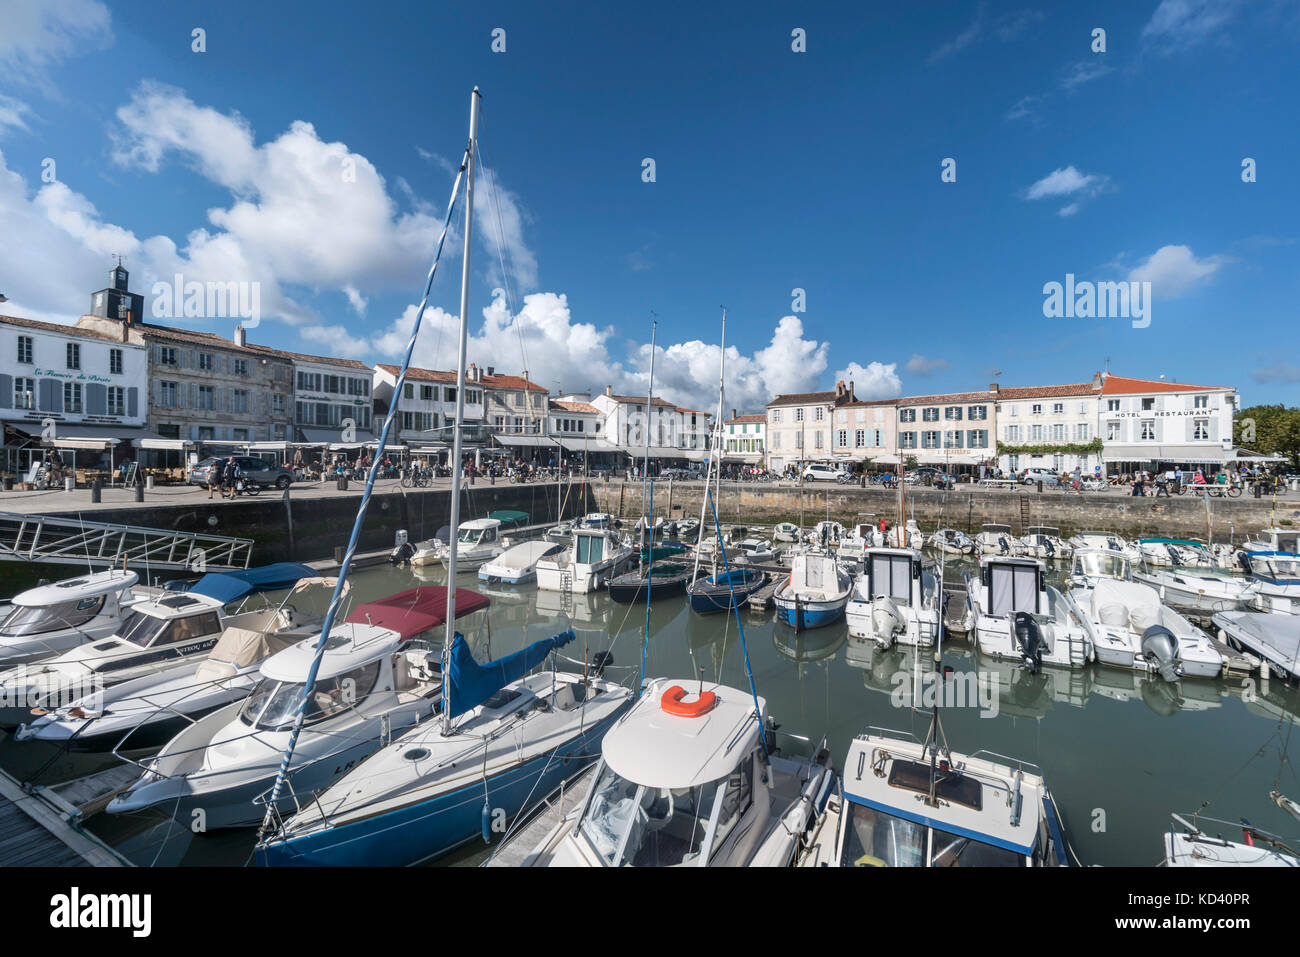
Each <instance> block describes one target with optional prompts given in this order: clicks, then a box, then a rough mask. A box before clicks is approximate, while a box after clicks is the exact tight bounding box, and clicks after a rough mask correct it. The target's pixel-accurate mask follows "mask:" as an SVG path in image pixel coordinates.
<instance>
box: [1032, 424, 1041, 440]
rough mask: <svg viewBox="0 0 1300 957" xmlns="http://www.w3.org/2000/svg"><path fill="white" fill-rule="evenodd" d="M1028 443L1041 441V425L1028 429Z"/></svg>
mask: <svg viewBox="0 0 1300 957" xmlns="http://www.w3.org/2000/svg"><path fill="white" fill-rule="evenodd" d="M1029 441H1030V442H1041V441H1043V427H1042V426H1041V425H1031V426H1030V427H1029Z"/></svg>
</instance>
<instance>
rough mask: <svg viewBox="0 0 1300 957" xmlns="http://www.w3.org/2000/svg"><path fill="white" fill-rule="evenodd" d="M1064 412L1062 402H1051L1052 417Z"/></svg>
mask: <svg viewBox="0 0 1300 957" xmlns="http://www.w3.org/2000/svg"><path fill="white" fill-rule="evenodd" d="M1064 411H1065V403H1064V402H1053V403H1052V414H1053V415H1060V414H1061V413H1062V412H1064Z"/></svg>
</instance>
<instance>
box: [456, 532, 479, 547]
mask: <svg viewBox="0 0 1300 957" xmlns="http://www.w3.org/2000/svg"><path fill="white" fill-rule="evenodd" d="M484 531H486V529H482V528H462V529H461V530H460V535H458V536H457V537H456V541H458V542H460V543H461V544H462V545H477V544H478V542H479V539H480V538H482V537H483V532H484Z"/></svg>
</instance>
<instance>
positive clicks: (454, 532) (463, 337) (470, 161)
mask: <svg viewBox="0 0 1300 957" xmlns="http://www.w3.org/2000/svg"><path fill="white" fill-rule="evenodd" d="M482 99H483V95H482V94H481V93H479V91H478V87H474V92H473V93H471V94H470V98H469V146H468V147H466V149H465V248H464V254H463V258H462V261H461V268H460V346H459V352H458V354H457V359H456V421H455V423H453V425H452V432H451V542H450V543H449V547H448V549H447V631H446V636H445V637H444V639H443V643H442V674H443V678H444V679H445V678H446V676H447V674H448V669H449V666H450V664H451V662H450V660H449V659H450V655H451V645H452V641H453V640H454V639H455V635H456V550H457V544H458V539H459V538H460V483H461V478H460V455H461V422H462V421H463V420H464V417H465V358H466V355H465V354H466V351H467V349H468V333H467V330H468V328H469V258H470V256H469V254H470V236H471V234H472V233H473V230H474V161H475V159H476V156H477V151H478V108H479V103H480V101H481V100H482ZM525 391H526V390H525ZM446 695H447V688H446V686H445V684H444V687H443V704H442V733H443V734H447V733H448V732H449V731H450V730H451V718H450V717H448V713H449V711H450V709H449V708H448V706H447V705H448V702H447V699H446Z"/></svg>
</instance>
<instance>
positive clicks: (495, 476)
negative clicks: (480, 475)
mask: <svg viewBox="0 0 1300 957" xmlns="http://www.w3.org/2000/svg"><path fill="white" fill-rule="evenodd" d="M491 479H492V484H493V485H496V484H497V473H496V472H493V473H492V475H491Z"/></svg>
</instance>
